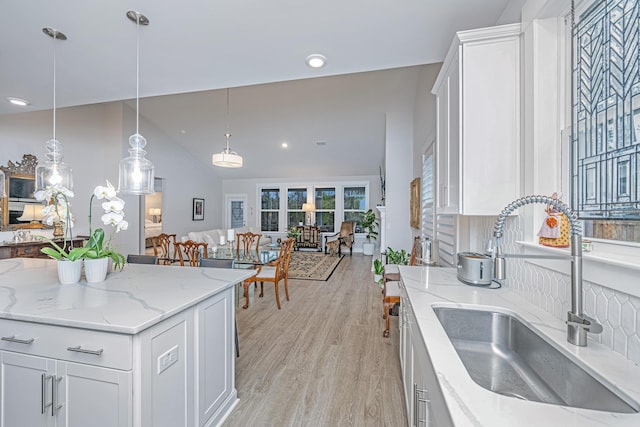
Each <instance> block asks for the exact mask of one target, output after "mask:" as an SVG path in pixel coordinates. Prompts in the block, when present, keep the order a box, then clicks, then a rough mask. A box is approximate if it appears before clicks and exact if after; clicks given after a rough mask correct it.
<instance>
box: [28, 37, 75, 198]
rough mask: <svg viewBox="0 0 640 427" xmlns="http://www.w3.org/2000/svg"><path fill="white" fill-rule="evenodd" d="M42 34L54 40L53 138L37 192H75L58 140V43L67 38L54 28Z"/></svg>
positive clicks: (39, 168) (39, 173)
mask: <svg viewBox="0 0 640 427" xmlns="http://www.w3.org/2000/svg"><path fill="white" fill-rule="evenodd" d="M42 32H43V33H45V34H46V35H47V36H49V37H51V38H52V39H53V138H52V139H50V140H49V141H47V143H46V145H45V146H46V148H47V153H46V154H45V157H46V159H47V160H46V162H45V163H44V164H40V165H38V166H37V167H36V191H38V190H45V189H46V188H47V187H51V186H54V185H55V186H61V187H64V188H67V189H69V190H73V174H72V171H71V167H70V166H69V165H67V164H66V163H64V162H63V161H62V158H63V149H62V144H61V143H60V141H58V140H57V139H56V42H57V41H58V40H62V41H64V40H66V39H67V36H65V35H64V34H63V33H61V32H60V31H58V30H54V29H53V28H48V27H47V28H43V29H42Z"/></svg>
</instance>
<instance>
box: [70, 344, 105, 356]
mask: <svg viewBox="0 0 640 427" xmlns="http://www.w3.org/2000/svg"><path fill="white" fill-rule="evenodd" d="M67 350H69V351H75V352H77V353H85V354H93V355H95V356H101V355H102V352H103V351H104V350H103V349H98V350H88V349H86V348H82V347H81V346H79V345H77V346H75V347H67Z"/></svg>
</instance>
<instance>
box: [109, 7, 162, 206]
mask: <svg viewBox="0 0 640 427" xmlns="http://www.w3.org/2000/svg"><path fill="white" fill-rule="evenodd" d="M127 18H129V19H130V20H131V21H132V22H134V23H135V24H136V133H135V134H133V135H131V136H130V137H129V145H130V146H131V148H129V157H126V158H124V159H122V160H121V161H120V168H119V174H118V192H119V193H120V194H138V195H141V194H154V193H155V191H154V179H155V170H154V167H153V163H151V162H150V161H149V160H147V159H146V158H145V157H144V155H145V154H146V153H147V152H146V151H144V147H145V146H146V145H147V140H146V139H145V137H144V136H142V135H140V133H139V122H140V25H149V20H148V19H147V17H146V16H144V15H143V14H141V13H139V12H134V11H131V10H130V11H128V12H127Z"/></svg>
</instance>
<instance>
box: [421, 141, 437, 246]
mask: <svg viewBox="0 0 640 427" xmlns="http://www.w3.org/2000/svg"><path fill="white" fill-rule="evenodd" d="M421 205H422V237H423V239H424V238H427V237H428V238H430V239H435V225H434V222H435V218H434V209H433V145H431V146H430V147H429V149H428V150H427V151H426V153H425V154H424V155H423V156H422V203H421Z"/></svg>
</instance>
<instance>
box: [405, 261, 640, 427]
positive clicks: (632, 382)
mask: <svg viewBox="0 0 640 427" xmlns="http://www.w3.org/2000/svg"><path fill="white" fill-rule="evenodd" d="M399 269H400V276H401V279H402V280H401V290H400V295H401V308H400V315H399V319H400V322H399V323H400V357H401V367H402V372H403V382H404V383H405V397H406V402H407V414H408V418H409V419H410V420H412V421H410V424H411V425H424V424H423V423H422V422H423V421H425V422H427V425H431V424H429V423H434V425H438V426H447V425H455V426H495V427H500V426H504V427H511V426H518V427H520V426H576V427H578V426H580V427H585V426H629V427H631V426H638V425H640V413H638V412H635V413H619V412H608V411H604V410H592V409H583V408H577V407H568V406H561V405H554V404H549V403H540V402H535V401H529V400H522V399H519V398H516V397H511V396H505V395H501V394H498V393H494V392H492V391H489V390H487V389H485V388H483V387H482V386H480V385H478V384H477V383H476V382H474V380H473V379H472V378H471V376H470V375H469V373H468V371H467V370H466V368H465V366H464V364H463V362H462V361H461V359H460V357H459V356H458V354H457V352H456V350H455V348H454V346H453V344H452V342H451V341H450V340H449V338H448V336H447V334H446V332H445V331H444V329H443V327H442V325H441V323H440V322H439V321H438V318H437V316H436V314H435V312H434V310H433V308H434V307H449V308H460V309H474V310H495V311H498V312H503V313H507V314H510V315H513V316H514V317H516V318H518V319H520V320H522V321H523V322H524V323H525V324H528V325H529V326H530V327H531V328H532V329H533V330H535V331H537V332H539V333H540V335H541V336H543V337H544V339H545V340H546V341H547V342H549V343H550V344H551V345H552V346H553V347H554V348H556V349H558V350H560V351H561V352H563V353H564V354H566V355H567V356H568V357H569V358H570V359H571V360H573V361H575V362H576V363H577V364H578V365H579V366H581V367H582V368H584V369H585V370H586V371H587V372H589V373H591V374H592V375H593V376H594V377H595V378H598V379H600V380H601V381H603V382H605V383H608V385H609V387H610V389H611V390H613V391H614V392H616V394H618V395H619V396H621V397H623V398H624V400H625V401H626V402H627V403H628V404H629V405H630V406H632V407H633V408H634V409H635V410H636V411H637V410H638V409H640V386H639V384H640V367H638V366H637V365H636V364H635V363H633V362H632V361H630V360H628V359H625V358H624V357H622V356H621V355H620V354H618V353H615V352H614V351H613V350H611V349H609V348H607V347H605V346H603V345H601V344H598V343H597V342H595V341H592V340H591V339H590V340H589V344H588V346H587V347H577V346H574V345H571V344H569V343H568V342H567V339H566V334H567V331H566V325H565V324H564V322H563V321H562V320H560V319H557V318H556V317H554V316H553V315H551V314H550V313H547V312H545V311H543V310H541V309H539V308H537V307H535V306H534V305H533V304H531V303H530V302H529V301H527V300H525V299H524V298H522V297H521V296H519V295H518V294H517V293H515V292H513V291H511V290H510V289H509V288H501V289H487V288H481V287H474V286H468V285H464V284H462V283H461V282H460V281H459V280H458V279H457V277H456V269H454V268H433V267H408V266H400V268H399ZM487 374H488V373H487Z"/></svg>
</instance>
